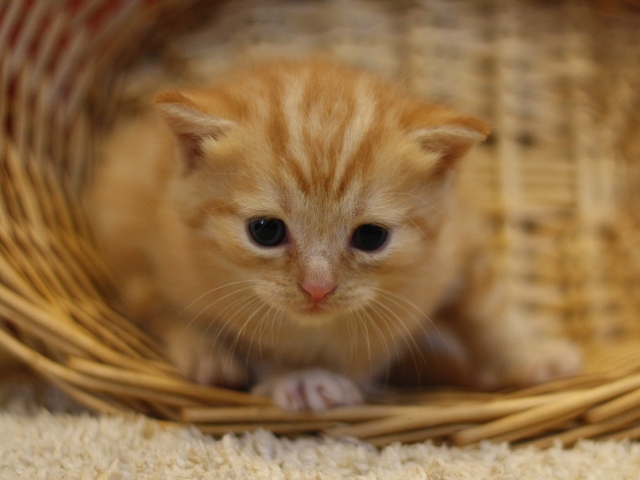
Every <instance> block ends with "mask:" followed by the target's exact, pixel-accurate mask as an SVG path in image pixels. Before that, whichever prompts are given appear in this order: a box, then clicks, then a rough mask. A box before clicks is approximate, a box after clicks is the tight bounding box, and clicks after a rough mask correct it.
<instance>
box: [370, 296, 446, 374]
mask: <svg viewBox="0 0 640 480" xmlns="http://www.w3.org/2000/svg"><path fill="white" fill-rule="evenodd" d="M376 290H378V291H379V292H380V293H382V294H385V295H387V300H389V301H391V302H393V303H395V304H396V305H397V306H398V307H400V308H402V309H403V310H404V311H405V312H406V313H407V314H408V315H409V318H410V319H411V320H413V321H414V322H415V323H416V325H418V326H419V327H420V329H421V330H422V335H423V337H424V338H425V339H426V340H427V342H428V344H429V348H430V349H431V352H433V353H434V358H435V361H436V365H435V368H436V369H437V370H440V357H439V356H438V355H437V350H436V348H435V347H434V346H433V342H432V341H431V335H430V334H429V332H427V330H426V328H425V325H424V324H423V320H426V321H428V322H429V324H430V325H431V328H432V329H433V330H434V331H435V333H436V335H438V336H439V337H440V338H441V339H442V340H443V341H444V343H445V344H446V343H447V339H446V337H445V336H444V335H443V334H442V332H441V331H440V329H439V328H438V326H437V324H436V323H435V322H433V320H431V318H429V316H428V315H426V314H425V313H424V312H422V311H421V310H420V309H419V308H418V306H417V305H415V304H414V303H413V302H411V301H410V300H409V299H407V298H406V297H404V296H402V295H400V294H397V293H395V292H389V291H386V290H383V289H380V288H376ZM394 297H395V298H397V299H399V300H402V301H404V302H405V304H407V305H409V306H411V307H413V308H414V309H415V310H417V311H418V312H419V313H420V315H421V317H420V318H416V317H415V316H414V315H412V314H411V312H409V310H407V308H406V307H405V306H404V305H403V304H401V303H400V302H398V301H396V300H395V298H394ZM419 351H420V352H422V349H420V350H419ZM421 356H422V358H423V362H424V355H422V354H421Z"/></svg>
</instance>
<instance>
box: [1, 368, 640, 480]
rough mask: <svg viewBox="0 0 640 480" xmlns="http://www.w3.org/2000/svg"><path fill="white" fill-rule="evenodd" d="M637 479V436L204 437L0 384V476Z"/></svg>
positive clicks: (30, 386)
mask: <svg viewBox="0 0 640 480" xmlns="http://www.w3.org/2000/svg"><path fill="white" fill-rule="evenodd" d="M13 478H16V479H18V478H19V479H32V478H33V479H35V478H41V479H69V480H70V479H100V480H128V479H143V480H144V479H199V478H202V479H219V478H220V479H226V478H229V479H248V478H258V479H260V478H264V479H314V480H316V479H363V480H364V479H378V478H380V479H398V480H400V479H402V480H411V479H434V480H436V479H437V480H455V479H475V478H477V479H500V480H507V479H566V480H569V479H575V480H578V479H579V480H589V479H616V480H621V479H639V478H640V444H636V443H629V442H602V443H598V442H587V441H585V442H580V443H578V444H577V445H576V446H575V447H573V448H571V449H562V448H560V447H553V448H550V449H547V450H537V449H533V448H523V449H512V448H510V447H509V446H507V445H506V444H500V445H494V444H491V443H482V444H480V445H478V446H476V447H470V448H455V447H447V446H436V445H433V444H431V443H421V444H414V445H400V444H395V445H391V446H389V447H386V448H384V449H382V450H378V449H376V448H373V447H372V446H370V445H368V444H366V443H363V442H360V441H356V440H353V439H342V440H334V439H330V438H318V437H307V438H302V439H296V440H289V439H284V438H277V437H275V436H274V435H272V434H271V433H269V432H264V431H260V432H256V433H252V434H246V435H242V436H232V435H228V436H225V437H224V438H222V439H214V438H212V437H209V436H207V435H203V434H202V433H200V432H199V431H198V430H196V429H195V428H176V427H169V426H166V424H162V423H160V422H157V421H154V420H149V419H147V418H145V417H142V416H136V415H131V416H107V415H92V414H89V413H87V412H85V411H83V409H82V408H80V407H78V406H76V405H73V404H72V403H71V402H69V401H68V400H67V399H66V398H65V397H63V396H62V395H60V394H59V393H57V392H56V391H54V390H53V389H51V388H50V387H48V386H44V385H42V384H39V383H37V382H33V381H30V380H28V379H18V380H12V381H4V382H2V384H0V479H3V480H4V479H13Z"/></svg>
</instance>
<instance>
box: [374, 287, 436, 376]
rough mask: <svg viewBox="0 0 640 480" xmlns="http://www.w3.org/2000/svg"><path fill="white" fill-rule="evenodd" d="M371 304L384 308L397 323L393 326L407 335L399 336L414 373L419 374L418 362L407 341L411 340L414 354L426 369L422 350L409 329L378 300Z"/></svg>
mask: <svg viewBox="0 0 640 480" xmlns="http://www.w3.org/2000/svg"><path fill="white" fill-rule="evenodd" d="M373 302H374V303H375V304H376V305H379V306H380V307H382V308H384V309H385V310H386V311H387V312H389V313H390V314H391V315H393V316H394V317H395V318H396V320H397V323H395V322H394V325H396V326H398V325H400V326H402V328H403V329H404V330H405V332H406V333H407V335H406V336H405V335H402V334H401V336H402V338H403V340H404V342H405V343H406V344H407V348H408V350H409V353H410V354H411V359H412V360H413V364H414V367H415V369H416V373H418V372H419V365H418V361H417V359H416V355H415V354H414V352H413V350H412V348H411V344H410V343H409V340H411V343H412V344H413V346H414V347H415V348H416V352H417V353H418V354H419V356H420V359H421V360H422V366H423V367H425V368H428V365H427V361H426V359H425V358H424V355H423V354H422V349H421V348H420V346H419V345H418V343H417V342H416V340H415V338H414V336H413V333H412V332H411V330H409V327H407V326H406V325H405V323H404V322H403V321H402V319H401V318H400V316H399V315H398V314H397V313H396V312H394V311H393V310H392V309H390V308H389V307H387V306H386V305H385V304H384V303H383V302H381V301H379V300H375V299H374V300H373ZM427 338H428V337H427Z"/></svg>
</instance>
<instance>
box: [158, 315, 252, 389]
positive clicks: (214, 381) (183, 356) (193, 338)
mask: <svg viewBox="0 0 640 480" xmlns="http://www.w3.org/2000/svg"><path fill="white" fill-rule="evenodd" d="M162 336H163V340H164V343H165V346H166V348H167V352H168V354H169V356H170V358H171V360H172V361H173V363H174V364H175V365H176V367H177V368H178V370H179V371H180V372H181V373H182V374H183V375H185V376H186V377H187V378H190V379H191V380H193V381H195V382H197V383H200V384H203V385H212V386H216V387H225V388H243V387H246V386H247V384H248V373H247V368H246V366H245V364H243V363H242V362H241V361H240V360H239V359H238V358H237V357H236V356H235V355H233V354H232V352H231V351H230V350H229V349H228V348H227V347H226V346H225V345H224V344H223V343H222V342H216V341H215V338H212V336H211V335H207V334H206V333H202V332H199V331H198V330H197V329H189V328H185V327H184V326H172V327H165V328H164V329H162Z"/></svg>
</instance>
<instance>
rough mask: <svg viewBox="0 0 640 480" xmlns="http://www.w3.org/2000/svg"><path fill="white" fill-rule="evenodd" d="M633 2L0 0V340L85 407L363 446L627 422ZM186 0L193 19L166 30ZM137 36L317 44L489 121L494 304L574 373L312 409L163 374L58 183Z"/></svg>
mask: <svg viewBox="0 0 640 480" xmlns="http://www.w3.org/2000/svg"><path fill="white" fill-rule="evenodd" d="M632 3H633V2H600V6H599V7H598V8H596V7H595V6H594V5H592V4H591V3H589V2H586V1H578V0H565V1H559V2H542V3H541V2H530V1H518V2H512V1H510V0H457V1H455V2H454V1H450V0H433V1H417V0H416V1H409V0H407V1H403V2H395V1H391V0H387V1H382V0H322V1H314V2H311V1H302V2H290V1H289V2H287V1H285V0H281V1H276V0H273V1H268V2H267V1H260V0H253V1H250V0H247V1H236V2H232V4H231V5H226V4H223V2H212V1H202V0H200V1H196V0H189V1H187V0H164V1H161V0H158V1H142V0H129V1H115V0H111V1H110V0H75V1H66V0H65V1H63V0H60V1H55V0H5V1H4V2H2V3H1V4H0V52H1V55H0V121H1V125H2V129H1V131H0V168H1V173H0V319H2V327H0V346H1V347H2V348H4V350H6V351H8V352H9V353H10V354H11V355H12V356H14V357H16V358H18V359H20V360H21V361H23V362H24V363H26V364H27V365H29V366H30V367H31V368H32V369H33V370H35V371H36V372H38V373H39V374H41V375H42V376H44V377H46V378H47V379H49V380H50V381H51V382H53V383H55V384H56V385H58V386H59V387H60V388H61V389H63V390H64V391H65V392H67V393H68V394H69V395H70V396H72V397H74V398H76V399H78V400H79V401H81V402H83V403H84V404H86V405H87V406H88V407H90V408H92V409H95V410H97V411H101V412H109V413H115V412H125V411H136V412H142V413H144V414H147V415H151V416H154V417H157V418H162V419H166V420H168V421H171V422H190V423H195V424H196V425H197V426H198V427H199V428H201V429H202V430H203V431H205V432H210V433H213V434H216V435H219V434H223V433H226V432H241V431H247V430H253V429H257V428H267V429H270V430H272V431H274V432H276V433H279V434H283V435H296V434H301V433H309V432H324V433H326V434H329V435H353V436H356V437H360V438H364V439H367V440H368V441H370V442H371V443H373V444H375V445H385V444H388V443H390V442H393V441H398V440H399V441H405V442H410V441H420V440H424V439H427V438H432V439H435V440H445V441H449V442H453V443H455V444H460V445H462V444H468V443H472V442H477V441H479V440H482V439H492V440H494V441H503V440H508V441H514V442H515V441H517V442H520V443H522V444H536V445H540V446H545V445H549V444H550V443H551V442H553V441H554V440H556V439H559V440H560V441H561V442H562V443H564V444H567V445H569V444H571V443H573V442H575V441H576V440H577V439H579V438H611V437H614V438H623V437H628V438H636V437H638V436H640V342H638V340H637V338H638V334H639V333H640V322H639V321H638V320H639V319H640V295H639V294H638V288H640V258H639V257H638V254H637V253H636V248H637V247H639V246H640V226H639V224H638V218H637V213H636V212H637V211H638V208H636V207H637V206H640V194H638V192H639V191H640V190H639V189H638V188H637V187H638V186H640V185H639V184H640V167H639V165H640V162H638V159H639V157H640V140H639V139H640V114H639V113H638V112H640V68H639V67H638V65H640V12H639V11H638V9H637V7H634V6H633V5H632ZM204 10H207V11H209V12H212V15H213V16H212V17H211V19H210V20H209V21H210V22H212V23H211V24H210V25H209V27H211V26H212V25H213V28H207V29H205V30H203V31H202V32H203V33H195V34H194V33H192V34H190V35H187V36H181V37H179V39H178V40H175V41H174V39H175V38H178V37H176V34H177V33H178V32H184V30H185V29H186V27H190V26H192V25H194V22H196V21H197V20H198V19H199V17H201V16H202V13H203V11H204ZM170 40H171V42H170ZM167 42H169V43H167ZM204 45H207V46H208V50H207V55H208V58H209V60H207V61H205V60H204V59H203V58H200V56H201V55H202V53H201V52H202V50H201V47H203V46H204ZM212 45H214V46H215V47H216V48H215V49H214V50H215V53H214V54H213V56H212V53H211V51H212V49H211V46H212ZM151 51H153V52H155V55H156V58H158V59H159V60H158V62H159V63H160V64H162V65H164V66H165V67H166V68H167V70H172V71H174V72H175V71H188V72H189V75H191V76H193V77H198V76H203V77H206V76H211V75H214V74H215V72H216V71H217V69H220V68H224V67H225V66H226V65H228V64H229V63H230V62H231V61H232V59H233V58H237V57H238V56H243V57H244V58H247V57H251V56H265V55H272V54H273V55H279V56H281V55H288V56H291V55H293V56H299V55H305V54H308V53H310V52H319V51H320V52H323V53H325V54H330V55H333V56H335V57H336V58H338V59H340V60H342V61H343V62H346V63H350V64H354V65H358V66H364V67H366V68H369V69H371V70H374V71H377V72H379V73H380V74H381V75H383V76H387V77H392V78H401V79H403V80H404V81H405V82H406V83H407V85H408V86H409V87H410V88H412V89H413V90H415V91H417V92H419V93H421V94H424V95H426V96H427V97H431V98H435V99H437V100H440V101H444V102H446V103H449V104H451V105H453V106H454V107H456V108H458V109H459V110H462V111H466V112H468V113H471V114H475V115H478V116H481V117H484V118H486V119H488V120H489V121H490V122H492V123H493V125H494V126H495V130H496V135H495V136H494V137H493V139H492V140H493V141H491V142H488V143H487V144H486V145H484V146H483V147H482V148H479V149H478V152H477V154H476V156H475V157H473V158H472V159H470V168H471V169H472V171H473V172H474V175H476V177H477V179H478V182H479V185H480V187H481V188H480V189H479V190H480V196H479V202H480V203H481V204H482V205H483V206H484V207H485V210H486V212H487V214H488V215H489V216H490V217H491V218H492V219H493V221H494V224H495V225H496V248H497V249H498V250H499V252H500V254H501V255H502V258H503V260H504V262H503V263H504V268H505V271H504V274H505V275H507V276H508V278H509V279H510V282H509V285H510V288H511V291H510V299H511V304H512V308H514V309H517V310H518V311H519V312H520V314H522V315H526V316H527V317H528V318H530V320H531V322H536V323H537V324H538V325H540V328H543V329H547V330H552V331H555V332H557V333H564V334H566V335H569V336H571V337H573V338H575V339H576V340H577V341H579V342H582V344H583V345H584V350H585V355H586V357H587V365H586V367H585V370H584V372H582V373H581V374H580V375H577V376H575V377H572V378H566V379H560V380H557V381H554V382H551V383H548V384H545V385H541V386H537V387H535V388H530V389H526V390H519V391H510V392H499V393H494V394H479V393H472V392H459V391H437V392H433V391H432V392H425V393H423V394H416V395H412V396H403V397H394V396H393V395H388V398H385V400H386V401H385V402H384V403H382V402H380V403H378V404H376V405H366V406H361V407H349V408H346V407H345V408H336V409H333V410H330V411H327V412H322V413H317V414H307V413H300V414H292V413H285V412H282V411H280V410H278V409H277V408H275V407H273V406H271V405H270V401H269V400H268V399H265V398H262V397H258V396H252V395H248V394H245V393H242V392H236V391H230V390H225V389H219V388H211V387H204V386H199V385H194V384H191V383H189V382H187V381H185V380H184V379H182V378H180V376H179V375H178V374H177V373H176V372H175V371H174V369H173V368H172V367H171V366H170V365H169V364H168V363H167V362H166V361H164V360H163V357H162V354H161V352H160V351H159V349H158V348H157V347H156V346H155V345H154V343H153V341H151V340H150V339H148V338H147V337H146V336H145V335H144V334H142V333H141V332H139V331H138V330H137V329H136V328H135V327H134V326H133V325H132V324H131V323H130V322H129V321H128V320H127V319H125V318H123V317H122V316H120V315H119V314H118V313H116V312H115V311H114V310H112V309H111V308H110V307H109V305H110V303H111V302H110V300H111V299H112V293H111V290H110V289H109V279H108V278H107V275H106V273H105V269H104V267H103V266H102V263H101V259H100V256H99V254H98V253H97V252H96V251H95V250H94V248H93V246H92V245H93V244H92V242H91V236H90V232H89V231H88V228H87V225H86V222H85V219H84V216H83V212H82V211H80V208H79V207H78V202H77V200H76V199H77V198H78V194H79V192H81V191H82V189H83V187H84V186H85V185H86V183H87V181H88V179H89V178H90V175H91V166H92V160H93V155H92V139H93V138H94V136H95V135H96V134H97V133H98V132H99V131H100V130H101V129H103V128H104V127H105V126H106V125H108V124H109V122H110V121H111V120H112V119H113V117H114V112H115V108H114V107H115V106H117V105H121V104H122V103H123V100H126V96H127V93H126V91H124V90H122V89H120V88H119V85H121V84H122V82H121V79H122V78H123V77H122V75H123V72H125V71H127V68H128V67H130V66H131V65H134V64H136V63H137V62H138V61H139V60H140V59H142V58H143V56H144V55H146V54H147V53H149V52H151Z"/></svg>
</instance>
